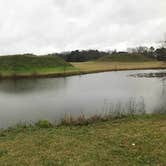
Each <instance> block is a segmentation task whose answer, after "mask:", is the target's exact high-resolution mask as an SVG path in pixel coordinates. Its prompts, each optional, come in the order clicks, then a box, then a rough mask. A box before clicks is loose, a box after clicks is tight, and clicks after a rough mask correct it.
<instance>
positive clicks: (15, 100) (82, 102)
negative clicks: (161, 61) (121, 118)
mask: <svg viewBox="0 0 166 166" xmlns="http://www.w3.org/2000/svg"><path fill="white" fill-rule="evenodd" d="M165 71H166V70H158V71H157V70H156V71H155V70H149V71H147V70H146V71H119V72H106V73H98V74H90V75H83V76H72V77H66V78H46V79H41V78H40V79H20V80H3V81H2V80H1V81H0V128H4V127H8V126H12V125H14V124H16V123H19V122H21V121H23V122H25V121H28V122H29V121H38V120H41V119H46V120H49V121H55V120H56V121H57V120H59V119H61V118H62V117H64V115H65V113H67V114H72V115H73V116H78V115H80V113H83V114H85V115H86V116H91V115H94V114H100V113H101V114H102V113H105V112H110V110H111V111H112V112H113V113H114V114H115V113H116V112H117V113H118V111H120V110H121V111H126V110H130V111H135V110H137V111H138V110H139V112H141V111H142V113H143V112H145V111H146V112H148V113H150V112H157V111H161V110H162V111H163V110H164V109H165V108H166V102H165V101H166V80H165V79H164V78H161V77H152V78H146V77H141V78H138V77H129V75H136V74H138V73H147V74H148V73H154V72H155V73H158V72H160V73H161V72H165Z"/></svg>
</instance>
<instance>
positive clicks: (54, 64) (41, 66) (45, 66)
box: [0, 55, 166, 78]
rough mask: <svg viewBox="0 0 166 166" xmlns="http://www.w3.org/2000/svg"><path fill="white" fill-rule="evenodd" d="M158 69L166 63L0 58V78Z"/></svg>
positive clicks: (36, 57) (165, 65)
mask: <svg viewBox="0 0 166 166" xmlns="http://www.w3.org/2000/svg"><path fill="white" fill-rule="evenodd" d="M107 58H108V57H107ZM160 68H166V62H161V61H160V62H159V61H156V60H153V61H143V62H125V61H124V62H120V61H119V62H111V61H102V60H98V61H89V62H79V63H68V62H65V61H64V60H63V59H62V58H59V57H56V56H32V55H15V56H1V57H0V78H13V77H14V78H15V77H62V76H69V75H78V74H87V73H95V72H104V71H117V70H133V69H160Z"/></svg>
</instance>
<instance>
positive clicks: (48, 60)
mask: <svg viewBox="0 0 166 166" xmlns="http://www.w3.org/2000/svg"><path fill="white" fill-rule="evenodd" d="M69 68H70V69H71V68H73V66H72V65H71V64H70V63H68V62H66V61H64V60H63V59H62V58H60V57H57V56H35V55H31V54H26V55H12V56H0V74H1V76H3V75H18V74H24V73H26V74H27V73H28V74H32V73H33V74H34V73H36V74H37V73H38V72H46V71H60V70H67V69H69Z"/></svg>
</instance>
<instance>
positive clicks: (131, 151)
mask: <svg viewBox="0 0 166 166" xmlns="http://www.w3.org/2000/svg"><path fill="white" fill-rule="evenodd" d="M165 133H166V115H148V116H147V115H144V116H138V117H135V118H130V117H126V118H122V119H114V120H111V121H105V122H96V123H94V124H90V125H82V126H59V127H51V126H50V127H48V128H40V127H37V126H36V127H27V128H26V127H25V128H24V127H17V128H15V129H11V130H8V131H4V132H1V134H0V165H3V166H5V165H11V166H15V165H24V166H26V165H27V166H29V165H31V166H39V165H44V166H54V165H87V166H88V165H89V166H91V165H111V166H112V165H113V166H114V165H115V166H117V165H124V166H126V165H131V166H133V165H154V166H156V165H160V166H165V165H166V134H165Z"/></svg>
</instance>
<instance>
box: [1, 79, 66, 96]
mask: <svg viewBox="0 0 166 166" xmlns="http://www.w3.org/2000/svg"><path fill="white" fill-rule="evenodd" d="M66 81H67V79H66V78H55V79H49V80H48V79H35V78H33V79H13V80H0V92H3V93H9V94H12V93H14V94H18V93H20V94H21V93H33V92H34V91H38V92H40V91H45V90H46V91H49V90H52V89H54V90H57V91H58V90H59V89H61V88H62V89H64V88H65V86H66V85H67V83H66Z"/></svg>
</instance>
